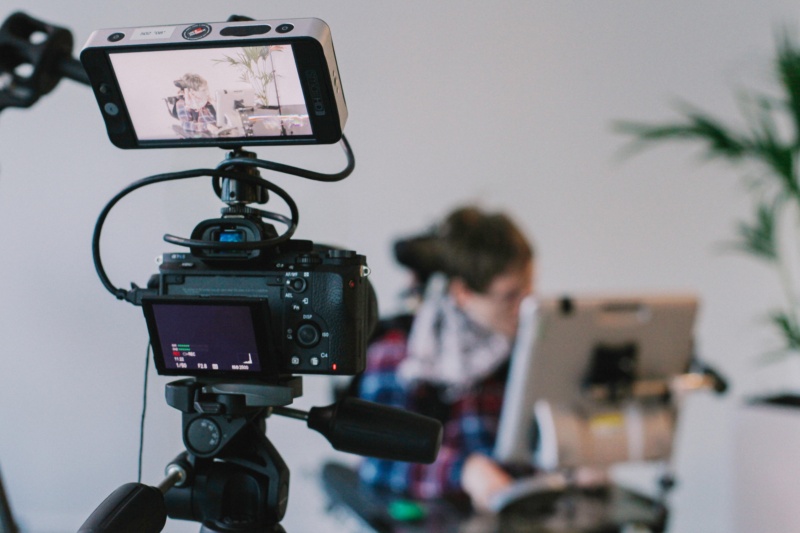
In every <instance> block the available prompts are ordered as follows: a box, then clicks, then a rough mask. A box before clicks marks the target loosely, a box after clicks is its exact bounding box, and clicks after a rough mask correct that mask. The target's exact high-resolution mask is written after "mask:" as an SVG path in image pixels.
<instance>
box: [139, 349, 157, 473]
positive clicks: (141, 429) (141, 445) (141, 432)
mask: <svg viewBox="0 0 800 533" xmlns="http://www.w3.org/2000/svg"><path fill="white" fill-rule="evenodd" d="M152 347H153V345H152V344H150V341H148V342H147V351H146V352H145V354H144V390H143V392H142V419H141V421H140V422H139V475H138V476H137V477H136V482H137V483H141V482H142V456H143V455H144V418H145V415H146V414H147V378H148V374H149V372H150V349H151V348H152Z"/></svg>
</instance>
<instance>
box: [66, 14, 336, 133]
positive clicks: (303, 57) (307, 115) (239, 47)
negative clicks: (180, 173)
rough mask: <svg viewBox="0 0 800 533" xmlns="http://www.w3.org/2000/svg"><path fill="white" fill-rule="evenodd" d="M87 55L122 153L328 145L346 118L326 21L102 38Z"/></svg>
mask: <svg viewBox="0 0 800 533" xmlns="http://www.w3.org/2000/svg"><path fill="white" fill-rule="evenodd" d="M80 57H81V62H82V63H83V66H84V68H85V69H86V72H87V74H88V75H89V78H90V80H91V84H92V87H93V89H94V92H95V96H96V97H97V102H98V104H99V105H100V109H101V111H102V114H103V119H104V120H105V123H106V129H107V130H108V135H109V137H110V139H111V142H112V143H114V144H115V145H116V146H118V147H120V148H158V147H188V146H220V147H231V148H233V147H241V146H244V145H268V144H328V143H334V142H337V141H338V140H339V139H341V136H342V130H343V128H344V124H345V121H346V119H347V106H346V105H345V100H344V95H343V93H342V88H341V83H340V81H339V73H338V68H337V65H336V57H335V55H334V50H333V42H332V40H331V32H330V29H329V28H328V26H327V24H325V22H323V21H321V20H319V19H292V20H274V21H246V22H219V23H196V24H183V25H176V26H156V27H141V28H122V29H107V30H98V31H96V32H94V33H93V34H92V35H91V36H90V37H89V40H88V42H87V44H86V46H85V47H84V49H83V51H82V52H81V56H80Z"/></svg>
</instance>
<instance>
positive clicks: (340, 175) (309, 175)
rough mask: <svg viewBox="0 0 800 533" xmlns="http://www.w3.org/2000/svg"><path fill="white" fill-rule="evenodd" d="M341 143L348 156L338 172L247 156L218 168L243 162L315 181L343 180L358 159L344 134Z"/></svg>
mask: <svg viewBox="0 0 800 533" xmlns="http://www.w3.org/2000/svg"><path fill="white" fill-rule="evenodd" d="M339 144H340V145H341V146H342V150H344V153H345V156H347V166H346V167H345V168H344V169H342V170H341V171H340V172H337V173H335V174H325V173H322V172H315V171H313V170H307V169H303V168H297V167H293V166H290V165H284V164H283V163H275V162H274V161H265V160H263V159H252V158H247V157H232V158H230V159H226V160H225V161H223V162H222V163H220V164H219V165H217V168H224V167H226V166H228V165H231V164H243V165H250V166H254V167H258V168H264V169H267V170H274V171H275V172H281V173H283V174H290V175H292V176H299V177H301V178H306V179H309V180H314V181H324V182H329V183H330V182H336V181H341V180H343V179H345V178H346V177H347V176H349V175H350V174H352V172H353V169H355V167H356V159H355V156H354V155H353V150H352V149H351V148H350V142H349V141H348V140H347V137H345V136H344V135H342V140H341V141H339Z"/></svg>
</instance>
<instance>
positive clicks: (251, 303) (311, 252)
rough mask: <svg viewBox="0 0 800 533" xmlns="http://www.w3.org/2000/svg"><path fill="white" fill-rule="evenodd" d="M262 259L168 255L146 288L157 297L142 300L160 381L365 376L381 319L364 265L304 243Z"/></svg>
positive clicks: (347, 253)
mask: <svg viewBox="0 0 800 533" xmlns="http://www.w3.org/2000/svg"><path fill="white" fill-rule="evenodd" d="M219 220H220V224H221V226H220V227H223V226H224V227H227V231H230V230H231V223H230V222H229V221H226V220H225V219H219ZM203 224H207V222H206V223H201V225H203ZM236 224H237V225H238V224H241V222H237V223H236ZM238 227H241V226H238ZM248 229H249V228H248ZM233 231H237V230H233ZM223 234H225V233H223ZM255 253H257V254H258V255H257V257H250V258H245V259H242V258H240V259H230V258H220V257H219V256H216V257H213V258H212V257H208V252H206V253H203V254H202V255H204V256H205V257H203V256H202V255H201V256H197V255H195V254H193V253H166V254H164V255H163V256H162V261H161V265H160V267H159V273H158V274H157V275H155V276H153V277H152V278H151V280H150V282H149V283H148V289H150V290H151V291H152V292H155V291H157V296H146V297H144V298H143V299H142V306H143V309H144V313H145V318H146V320H147V326H148V330H149V332H150V338H151V341H152V344H153V350H154V355H155V362H156V365H157V368H158V371H159V373H160V374H162V375H184V376H185V375H189V376H198V377H213V378H237V379H242V378H258V379H260V380H270V379H272V378H276V377H278V376H281V375H287V374H338V375H353V374H357V373H360V372H362V371H363V370H364V365H365V361H366V341H367V338H368V336H369V331H370V323H371V322H372V321H374V316H375V314H376V312H375V298H374V294H373V291H372V288H371V286H370V284H369V281H368V280H367V276H368V274H369V267H368V266H367V264H366V258H365V257H364V256H363V255H360V254H357V253H356V252H354V251H352V250H340V249H333V248H330V247H325V246H321V245H315V244H313V243H312V242H311V241H303V240H290V241H287V242H286V243H285V244H284V245H281V246H280V247H279V248H278V249H272V250H267V251H263V250H259V251H258V252H255ZM218 254H219V252H218Z"/></svg>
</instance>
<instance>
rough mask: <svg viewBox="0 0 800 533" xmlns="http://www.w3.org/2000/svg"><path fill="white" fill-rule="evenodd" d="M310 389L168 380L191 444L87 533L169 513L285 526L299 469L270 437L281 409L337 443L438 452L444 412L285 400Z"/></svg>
mask: <svg viewBox="0 0 800 533" xmlns="http://www.w3.org/2000/svg"><path fill="white" fill-rule="evenodd" d="M301 394H302V378H301V377H298V376H293V377H287V378H284V379H280V380H276V381H275V382H274V383H271V384H266V383H223V382H206V381H202V380H195V379H185V380H179V381H175V382H172V383H169V384H167V390H166V396H167V403H169V405H170V406H172V407H174V408H176V409H178V410H179V411H181V412H182V413H183V416H182V428H183V429H182V434H183V440H184V444H185V446H186V451H185V452H182V453H181V454H179V455H178V456H177V457H176V458H175V459H174V460H173V461H172V463H170V465H169V466H168V467H167V469H166V471H167V478H166V479H165V480H164V482H162V484H161V485H160V486H159V489H155V488H153V487H148V486H146V485H141V484H130V483H129V484H126V485H123V486H122V487H120V488H119V489H117V491H115V492H114V493H112V494H111V496H109V497H108V498H107V499H106V501H105V502H103V504H101V505H100V507H98V508H97V510H95V512H94V513H93V514H92V515H91V516H90V517H89V519H88V520H87V521H86V522H85V523H84V525H83V526H82V527H81V529H80V531H79V533H101V532H111V531H114V532H117V533H118V532H123V533H125V532H128V531H130V532H134V531H136V532H139V533H141V532H151V531H152V532H157V531H161V528H163V526H164V523H165V521H166V517H167V516H169V517H171V518H176V519H181V520H191V521H195V522H200V523H202V529H201V532H204V533H264V532H283V531H284V530H283V528H282V527H281V526H280V524H279V522H280V520H281V519H282V518H283V516H284V514H285V512H286V505H287V503H288V494H289V469H288V467H287V466H286V464H285V462H284V461H283V459H282V458H281V456H280V454H279V453H278V451H277V450H276V449H275V447H274V446H273V445H272V444H271V442H270V441H269V439H268V438H267V437H266V433H265V432H266V419H267V418H268V417H269V416H270V415H272V414H276V415H282V416H287V417H291V418H296V419H301V420H305V421H306V422H307V424H308V427H309V428H311V429H314V430H316V431H318V432H320V433H321V434H322V435H323V436H324V437H325V438H327V439H328V440H329V441H330V442H331V444H332V445H333V447H334V448H335V449H337V450H341V451H346V452H352V453H357V454H360V455H369V456H373V457H380V458H384V459H390V460H400V461H412V462H426V463H430V462H432V461H433V460H435V458H436V455H437V452H438V449H439V445H440V444H441V438H442V426H441V424H440V423H439V422H438V421H436V420H434V419H431V418H428V417H424V416H421V415H417V414H415V413H410V412H407V411H402V410H400V409H394V408H391V407H386V406H381V405H377V404H372V403H370V402H365V401H362V400H357V399H352V398H350V399H345V400H343V401H341V402H339V403H336V404H333V405H330V406H327V407H321V408H320V407H314V408H312V409H311V410H310V411H309V412H307V413H306V412H303V411H300V410H296V409H289V408H287V407H285V406H286V405H289V404H290V403H291V402H292V400H293V399H294V398H296V397H299V396H300V395H301ZM162 494H163V496H162ZM143 513H144V515H143Z"/></svg>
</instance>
